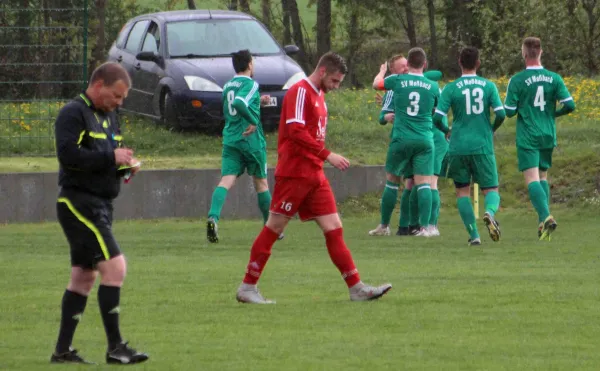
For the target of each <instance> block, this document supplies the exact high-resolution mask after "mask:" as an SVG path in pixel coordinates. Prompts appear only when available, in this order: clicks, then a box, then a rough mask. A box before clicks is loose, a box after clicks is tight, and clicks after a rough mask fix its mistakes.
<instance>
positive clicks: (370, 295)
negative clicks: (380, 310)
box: [350, 282, 392, 301]
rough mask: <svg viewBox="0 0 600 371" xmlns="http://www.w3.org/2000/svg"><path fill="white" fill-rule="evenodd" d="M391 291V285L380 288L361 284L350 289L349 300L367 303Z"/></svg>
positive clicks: (387, 284)
mask: <svg viewBox="0 0 600 371" xmlns="http://www.w3.org/2000/svg"><path fill="white" fill-rule="evenodd" d="M391 289H392V284H390V283H386V284H384V285H381V286H377V287H375V286H369V285H365V284H364V283H362V282H359V283H357V284H356V285H354V286H352V287H351V288H350V300H352V301H367V300H377V299H379V298H380V297H382V296H383V295H385V294H386V293H387V292H388V291H390V290H391Z"/></svg>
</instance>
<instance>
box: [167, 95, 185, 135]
mask: <svg viewBox="0 0 600 371" xmlns="http://www.w3.org/2000/svg"><path fill="white" fill-rule="evenodd" d="M161 121H162V123H163V125H165V126H166V127H167V128H169V129H173V130H177V131H182V130H185V129H187V127H185V125H182V124H181V121H180V120H179V118H178V117H177V107H175V103H174V102H173V98H172V96H171V92H170V91H168V90H167V91H166V92H165V94H164V96H163V110H162V118H161Z"/></svg>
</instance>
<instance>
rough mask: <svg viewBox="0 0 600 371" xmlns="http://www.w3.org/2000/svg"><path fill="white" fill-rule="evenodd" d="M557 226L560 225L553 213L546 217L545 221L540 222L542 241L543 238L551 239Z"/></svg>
mask: <svg viewBox="0 0 600 371" xmlns="http://www.w3.org/2000/svg"><path fill="white" fill-rule="evenodd" d="M557 226H558V224H556V220H554V217H553V216H552V215H549V216H548V217H547V218H546V220H544V222H543V223H541V224H540V228H541V233H540V241H542V240H548V241H550V235H551V234H552V232H554V230H556V227H557Z"/></svg>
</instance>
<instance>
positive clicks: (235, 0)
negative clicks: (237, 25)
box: [227, 0, 238, 10]
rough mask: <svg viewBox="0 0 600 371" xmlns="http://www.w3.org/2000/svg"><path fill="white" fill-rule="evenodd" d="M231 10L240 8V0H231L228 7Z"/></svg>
mask: <svg viewBox="0 0 600 371" xmlns="http://www.w3.org/2000/svg"><path fill="white" fill-rule="evenodd" d="M227 9H229V10H238V0H230V1H229V6H228V7H227Z"/></svg>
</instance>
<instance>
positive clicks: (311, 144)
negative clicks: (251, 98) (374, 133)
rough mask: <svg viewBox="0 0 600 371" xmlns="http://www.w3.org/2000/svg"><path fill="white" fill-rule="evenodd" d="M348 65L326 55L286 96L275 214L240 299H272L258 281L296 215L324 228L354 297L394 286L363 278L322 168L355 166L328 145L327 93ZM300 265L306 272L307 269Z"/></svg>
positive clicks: (334, 259) (250, 264)
mask: <svg viewBox="0 0 600 371" xmlns="http://www.w3.org/2000/svg"><path fill="white" fill-rule="evenodd" d="M347 69H348V68H347V67H346V62H345V61H344V59H343V58H342V57H341V56H339V55H338V54H336V53H331V52H329V53H326V54H324V55H323V56H322V57H321V59H320V60H319V63H318V64H317V67H316V69H315V70H314V72H313V73H312V74H311V75H310V76H309V77H308V78H305V79H303V80H301V81H299V82H298V83H296V84H294V85H293V86H292V87H291V88H290V89H289V90H288V92H287V93H286V94H285V97H284V99H283V106H282V108H281V120H280V122H279V138H278V145H277V154H278V160H277V167H276V168H275V189H274V191H273V203H272V204H271V214H270V215H269V219H268V220H267V223H266V225H265V226H264V228H263V229H262V231H261V232H260V234H259V235H258V237H257V238H256V240H254V243H253V244H252V250H251V251H250V261H249V262H248V266H247V268H246V275H245V277H244V280H243V282H242V284H241V285H240V287H239V288H238V291H237V295H236V298H237V300H238V301H240V302H243V303H251V304H272V303H273V302H272V301H270V300H266V299H265V298H264V297H263V296H262V295H261V294H260V292H259V291H258V287H257V283H258V280H259V278H260V276H261V274H262V271H263V269H264V268H265V265H266V264H267V261H268V260H269V257H270V256H271V249H272V247H273V244H274V243H275V241H276V240H277V237H278V236H279V235H280V234H281V233H282V232H283V230H284V228H285V227H286V226H287V224H288V222H289V220H290V218H292V217H293V216H294V215H296V213H298V214H299V216H300V219H301V220H303V221H307V220H314V221H315V222H316V223H317V224H318V225H319V227H320V228H321V230H322V231H323V234H324V235H325V244H326V245H327V252H328V253H329V257H330V258H331V260H332V262H333V263H334V264H335V266H336V267H337V268H338V270H339V271H340V273H341V275H342V278H343V279H344V281H345V282H346V285H347V286H348V289H349V291H350V300H354V301H364V300H373V299H377V298H379V297H381V296H383V295H384V294H385V293H386V292H388V291H389V290H390V289H391V288H392V285H390V284H385V285H381V286H378V287H374V286H368V285H365V284H364V283H363V282H362V281H361V280H360V276H359V274H358V270H357V269H356V266H355V265H354V260H353V259H352V254H350V250H348V248H347V247H346V243H345V242H344V237H343V231H342V221H341V220H340V216H339V214H338V213H337V207H336V203H335V197H334V195H333V192H332V191H331V187H330V185H329V181H328V180H327V178H326V177H325V173H324V172H323V162H324V161H327V162H329V163H330V164H331V165H333V166H334V167H335V168H337V169H339V170H346V169H347V168H348V166H349V165H350V163H349V162H348V160H347V159H345V158H344V157H342V156H340V155H338V154H336V153H333V152H331V151H329V150H328V149H327V148H325V136H326V133H327V106H326V105H325V94H326V93H327V92H328V91H330V90H334V89H337V88H339V86H340V83H341V82H342V80H343V79H344V76H345V75H346V73H347V72H348V71H347ZM299 269H300V271H301V272H302V267H299ZM300 274H302V273H300Z"/></svg>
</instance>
